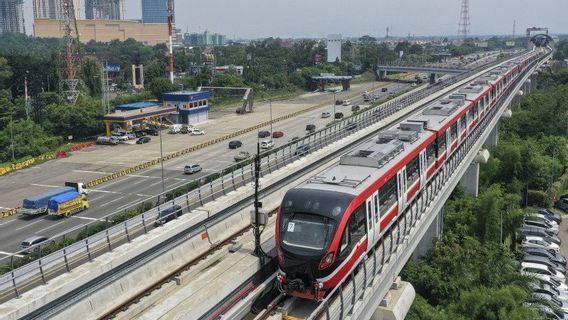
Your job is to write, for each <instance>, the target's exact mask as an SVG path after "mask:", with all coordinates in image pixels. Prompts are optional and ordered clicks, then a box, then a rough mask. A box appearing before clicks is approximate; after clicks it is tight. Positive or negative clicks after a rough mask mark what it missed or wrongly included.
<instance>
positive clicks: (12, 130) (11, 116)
mask: <svg viewBox="0 0 568 320" xmlns="http://www.w3.org/2000/svg"><path fill="white" fill-rule="evenodd" d="M10 149H12V160H16V157H15V156H14V118H13V115H12V114H10Z"/></svg>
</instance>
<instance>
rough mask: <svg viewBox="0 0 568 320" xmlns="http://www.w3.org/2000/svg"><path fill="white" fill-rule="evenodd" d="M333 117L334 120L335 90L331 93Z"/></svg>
mask: <svg viewBox="0 0 568 320" xmlns="http://www.w3.org/2000/svg"><path fill="white" fill-rule="evenodd" d="M333 117H334V118H335V90H334V91H333Z"/></svg>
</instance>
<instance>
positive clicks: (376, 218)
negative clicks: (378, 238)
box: [375, 194, 379, 223]
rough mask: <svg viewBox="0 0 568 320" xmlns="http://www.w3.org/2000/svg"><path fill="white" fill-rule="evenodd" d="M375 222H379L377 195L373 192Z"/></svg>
mask: <svg viewBox="0 0 568 320" xmlns="http://www.w3.org/2000/svg"><path fill="white" fill-rule="evenodd" d="M375 223H379V197H378V196H377V195H376V194H375Z"/></svg>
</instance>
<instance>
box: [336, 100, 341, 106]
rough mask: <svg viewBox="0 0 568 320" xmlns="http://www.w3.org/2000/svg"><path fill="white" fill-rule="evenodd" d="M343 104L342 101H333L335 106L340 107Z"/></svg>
mask: <svg viewBox="0 0 568 320" xmlns="http://www.w3.org/2000/svg"><path fill="white" fill-rule="evenodd" d="M342 104H343V100H335V105H336V106H340V105H342Z"/></svg>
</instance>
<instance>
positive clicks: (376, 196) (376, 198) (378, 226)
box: [372, 190, 381, 241]
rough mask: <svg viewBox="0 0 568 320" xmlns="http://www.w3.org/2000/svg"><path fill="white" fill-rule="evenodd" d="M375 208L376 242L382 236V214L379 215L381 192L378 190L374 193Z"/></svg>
mask: <svg viewBox="0 0 568 320" xmlns="http://www.w3.org/2000/svg"><path fill="white" fill-rule="evenodd" d="M372 197H373V208H375V211H374V214H375V221H374V226H375V228H374V231H375V235H374V236H375V239H374V240H375V241H378V240H379V235H380V234H381V223H380V220H381V219H380V214H379V191H378V190H377V191H376V192H375V193H373V196H372Z"/></svg>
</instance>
